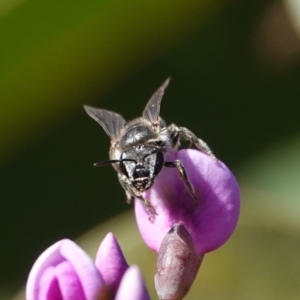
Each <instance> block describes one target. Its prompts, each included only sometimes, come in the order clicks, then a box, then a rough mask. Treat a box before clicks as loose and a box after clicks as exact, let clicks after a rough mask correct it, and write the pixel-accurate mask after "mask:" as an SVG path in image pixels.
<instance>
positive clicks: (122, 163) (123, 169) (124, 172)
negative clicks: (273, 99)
mask: <svg viewBox="0 0 300 300" xmlns="http://www.w3.org/2000/svg"><path fill="white" fill-rule="evenodd" d="M120 169H121V172H122V173H123V174H124V175H125V176H126V177H128V173H127V170H126V167H125V164H124V162H123V161H120Z"/></svg>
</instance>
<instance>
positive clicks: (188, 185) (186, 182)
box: [165, 159, 199, 201]
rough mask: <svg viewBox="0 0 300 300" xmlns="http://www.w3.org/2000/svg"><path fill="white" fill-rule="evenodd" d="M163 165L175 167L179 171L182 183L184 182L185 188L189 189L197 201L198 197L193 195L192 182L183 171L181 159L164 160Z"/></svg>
mask: <svg viewBox="0 0 300 300" xmlns="http://www.w3.org/2000/svg"><path fill="white" fill-rule="evenodd" d="M165 167H167V168H177V170H178V171H179V175H180V177H181V179H182V180H183V183H184V185H185V187H186V189H187V190H188V191H189V193H190V194H191V196H192V197H193V198H194V199H195V200H196V201H199V199H198V198H197V196H196V195H195V191H194V188H193V186H192V184H191V183H190V181H189V178H188V176H187V174H186V171H185V169H184V166H183V165H182V163H181V161H180V160H178V159H176V160H175V161H165Z"/></svg>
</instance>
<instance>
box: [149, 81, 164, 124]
mask: <svg viewBox="0 0 300 300" xmlns="http://www.w3.org/2000/svg"><path fill="white" fill-rule="evenodd" d="M169 82H170V78H168V79H167V80H166V81H165V82H164V83H163V84H162V85H161V87H160V88H159V89H158V90H157V91H156V92H155V93H154V94H153V96H152V97H151V98H150V100H149V102H148V103H147V105H146V107H145V109H144V111H143V117H144V118H145V119H147V120H149V121H150V122H151V123H157V122H158V121H159V112H160V102H161V99H162V97H163V95H164V92H165V89H166V88H167V86H168V85H169Z"/></svg>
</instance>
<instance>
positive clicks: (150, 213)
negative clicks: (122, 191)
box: [136, 194, 157, 221]
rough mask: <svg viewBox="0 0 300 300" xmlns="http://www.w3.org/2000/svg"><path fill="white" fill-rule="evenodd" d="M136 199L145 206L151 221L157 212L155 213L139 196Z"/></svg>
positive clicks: (149, 204) (147, 202) (148, 203)
mask: <svg viewBox="0 0 300 300" xmlns="http://www.w3.org/2000/svg"><path fill="white" fill-rule="evenodd" d="M136 197H137V198H138V199H139V200H140V201H141V202H142V203H143V205H144V206H145V208H146V210H147V212H148V214H149V221H153V219H154V217H155V215H157V212H156V211H155V208H154V207H153V206H152V204H151V203H150V202H149V201H148V200H146V199H145V198H144V197H143V196H142V195H141V194H140V195H136Z"/></svg>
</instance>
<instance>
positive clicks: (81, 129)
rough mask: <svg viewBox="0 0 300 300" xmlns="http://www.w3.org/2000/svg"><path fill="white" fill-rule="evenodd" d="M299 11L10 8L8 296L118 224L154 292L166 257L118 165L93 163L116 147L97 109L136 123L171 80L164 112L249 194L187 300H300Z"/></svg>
mask: <svg viewBox="0 0 300 300" xmlns="http://www.w3.org/2000/svg"><path fill="white" fill-rule="evenodd" d="M299 12H300V3H299V1H298V0H285V1H279V0H275V1H274V0H273V1H269V0H268V1H267V0H258V1H247V0H239V1H230V0H226V1H220V0H218V1H217V0H190V1H179V0H172V1H171V0H165V1H158V0H153V1H138V0H127V1H121V0H110V1H108V0H90V1H83V0H72V1H71V0H53V1H49V0H44V1H40V0H1V1H0V176H1V179H0V204H1V206H0V243H1V244H0V254H1V255H0V299H4V300H6V299H11V298H12V297H13V296H14V295H16V294H17V292H18V291H19V290H20V289H21V288H22V287H23V286H24V284H25V282H26V278H27V275H28V272H29V270H30V268H31V266H32V264H33V262H34V261H35V259H36V258H37V256H38V255H39V254H40V253H41V252H42V251H43V250H44V249H45V248H46V247H48V246H49V245H51V244H52V243H54V242H55V241H57V240H58V239H60V238H63V237H69V238H72V239H77V238H78V237H79V236H82V235H83V236H82V237H81V238H80V239H79V243H80V244H81V245H82V247H83V248H84V249H85V250H87V251H89V253H91V255H93V254H94V253H95V251H96V250H97V247H98V244H99V242H100V240H101V238H102V237H103V235H104V234H105V232H107V231H109V230H113V232H114V233H115V234H116V236H117V238H118V239H119V241H120V243H121V247H122V248H123V249H124V252H125V256H126V257H127V258H128V261H129V262H130V263H137V264H139V265H140V266H141V268H142V271H143V273H144V275H145V277H146V281H147V285H148V287H149V289H150V290H151V293H152V295H153V299H155V292H154V291H153V282H152V280H153V279H152V278H153V272H154V268H155V255H154V254H153V253H151V252H150V251H149V250H147V249H146V248H145V246H143V244H142V242H141V239H140V237H139V235H138V232H137V229H136V226H135V223H134V217H133V213H132V207H130V206H128V205H127V204H126V203H125V196H124V192H123V190H122V189H121V187H120V186H119V183H118V180H117V178H116V174H115V172H114V171H113V169H112V168H111V167H106V168H103V169H97V168H93V166H92V165H93V163H94V162H96V161H100V160H103V159H106V158H107V157H108V148H109V139H108V137H107V136H106V135H105V133H104V131H103V130H102V128H101V127H100V126H99V125H98V124H96V123H95V122H94V121H93V120H91V119H90V118H89V117H88V116H87V115H86V114H85V112H84V111H83V108H82V105H83V104H90V105H94V106H99V107H103V108H107V109H110V110H114V111H117V112H120V113H122V114H123V115H124V116H125V117H126V118H127V119H131V118H134V117H137V116H139V115H140V114H141V112H142V110H143V108H144V105H145V103H146V101H147V100H148V99H149V97H150V96H151V94H152V93H153V92H154V91H155V90H156V89H157V88H158V86H159V85H160V84H161V83H162V82H163V80H164V79H166V77H168V76H171V77H172V81H171V84H170V86H169V88H168V90H167V93H166V95H165V97H164V99H163V103H162V116H163V117H164V119H165V120H166V121H167V123H171V122H174V123H176V124H178V125H182V126H186V127H188V128H190V129H191V130H192V131H194V132H195V133H196V134H197V135H198V136H199V137H201V138H203V139H204V140H205V141H206V142H207V143H208V144H209V145H210V147H211V148H212V149H213V151H214V152H215V154H216V155H217V157H218V158H219V159H221V160H222V161H224V162H225V163H226V164H227V165H228V166H229V167H230V168H231V169H232V170H233V172H234V173H235V174H236V176H237V178H238V180H239V182H240V184H241V189H242V196H243V197H242V198H243V199H242V212H241V219H240V223H239V226H238V228H237V230H236V232H235V234H234V235H233V237H232V238H231V239H230V241H229V242H228V243H227V244H226V245H225V246H224V247H222V248H221V249H219V250H217V251H215V252H213V253H210V254H208V255H207V256H206V258H205V260H204V262H203V265H202V267H201V270H200V273H199V275H198V278H197V282H196V283H195V284H194V286H193V288H192V290H191V292H190V294H189V296H188V297H187V298H186V299H239V300H240V299H247V300H248V299H249V300H250V299H262V300H267V299H272V300H274V299H287V300H289V299H291V300H292V299H299V298H300V284H299V282H300V231H299V230H300V201H299V195H300V154H299V153H300V116H299V112H300V64H299V58H300V38H299V37H300V23H299V20H300V13H299ZM121 213H122V215H121V216H119V214H121ZM99 224H100V225H99ZM93 228H94V229H93ZM19 299H22V294H19Z"/></svg>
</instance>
